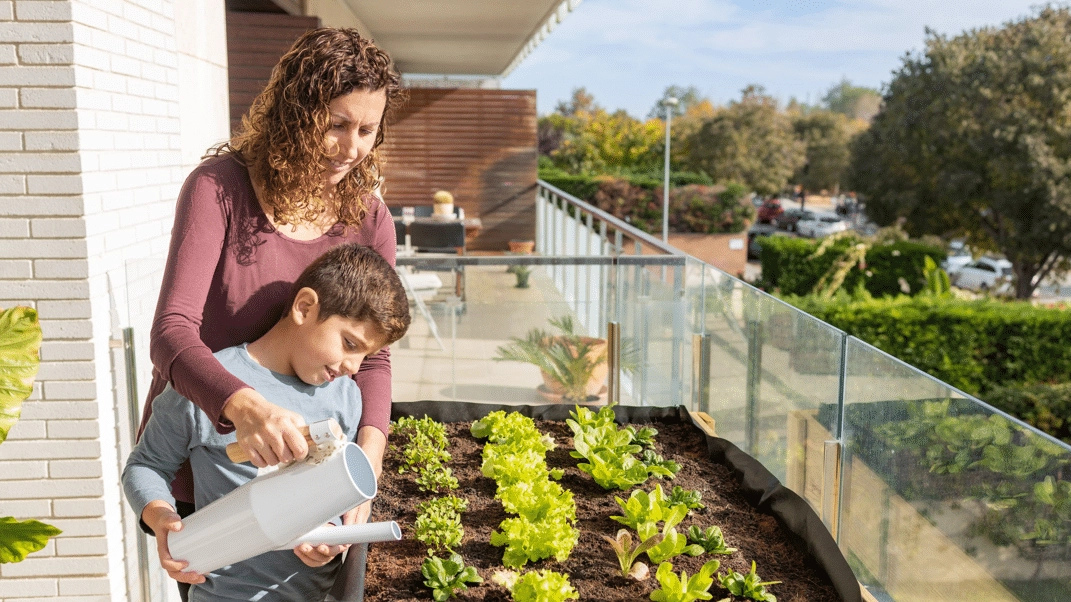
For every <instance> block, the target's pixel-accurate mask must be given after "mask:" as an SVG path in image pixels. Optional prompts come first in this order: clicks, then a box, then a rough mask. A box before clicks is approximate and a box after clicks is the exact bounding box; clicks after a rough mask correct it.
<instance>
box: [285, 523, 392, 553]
mask: <svg viewBox="0 0 1071 602" xmlns="http://www.w3.org/2000/svg"><path fill="white" fill-rule="evenodd" d="M401 538H402V530H401V528H400V527H399V526H398V523H396V522H394V521H384V522H381V523H367V524H363V525H343V526H341V527H334V526H332V527H317V528H315V529H313V530H312V531H309V532H308V533H306V534H304V535H302V536H301V537H298V538H296V539H294V540H293V541H291V542H290V543H288V544H286V545H284V546H280V547H278V548H276V549H277V550H292V549H294V548H295V547H297V546H299V545H301V544H303V543H310V544H312V545H314V546H315V545H319V544H322V543H323V544H327V545H329V546H338V545H347V544H358V543H373V542H377V541H398V540H399V539H401Z"/></svg>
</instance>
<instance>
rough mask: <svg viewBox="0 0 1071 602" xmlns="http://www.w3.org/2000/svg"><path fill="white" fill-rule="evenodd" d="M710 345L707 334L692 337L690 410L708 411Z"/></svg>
mask: <svg viewBox="0 0 1071 602" xmlns="http://www.w3.org/2000/svg"><path fill="white" fill-rule="evenodd" d="M710 345H711V338H710V335H709V334H698V333H697V334H693V335H692V408H693V409H695V410H697V411H700V412H709V411H710V349H711V348H710Z"/></svg>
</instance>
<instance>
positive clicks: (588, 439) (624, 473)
mask: <svg viewBox="0 0 1071 602" xmlns="http://www.w3.org/2000/svg"><path fill="white" fill-rule="evenodd" d="M569 415H570V416H571V418H569V419H568V420H566V421H565V422H566V424H567V425H569V428H570V430H572V431H573V447H574V449H575V450H576V451H573V452H570V455H571V456H573V457H574V458H582V459H584V460H586V462H581V463H579V464H577V468H579V469H580V470H582V471H583V472H586V473H588V474H590V475H591V476H592V478H593V479H595V482H596V483H598V484H599V486H600V487H602V488H603V489H629V488H631V487H634V486H636V485H641V484H643V483H645V482H646V481H647V479H648V478H649V477H650V476H652V475H654V476H657V477H658V478H662V477H669V478H672V477H673V476H675V475H676V473H677V471H679V470H680V466H679V465H677V463H676V462H673V461H672V460H665V459H664V458H662V457H661V456H659V455H658V454H657V453H655V452H654V450H653V449H647V450H644V447H645V446H647V447H651V446H653V445H654V435H655V434H656V433H657V432H658V431H656V430H655V429H653V428H650V427H644V428H642V429H639V430H636V429H635V428H634V427H631V426H629V427H625V428H621V429H619V428H618V427H617V425H616V424H615V423H614V411H613V408H612V407H610V406H606V407H604V408H602V409H601V410H599V411H598V413H596V412H592V411H591V410H590V409H588V408H583V407H580V406H577V408H576V411H574V412H570V414H569ZM641 451H642V452H643V453H644V455H643V458H644V459H638V458H637V457H636V454H639V453H641Z"/></svg>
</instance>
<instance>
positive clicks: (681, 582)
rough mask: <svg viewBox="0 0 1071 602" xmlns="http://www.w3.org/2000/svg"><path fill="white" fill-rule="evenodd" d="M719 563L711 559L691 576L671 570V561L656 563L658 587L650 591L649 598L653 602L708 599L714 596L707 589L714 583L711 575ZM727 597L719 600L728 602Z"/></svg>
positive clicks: (687, 601) (683, 601)
mask: <svg viewBox="0 0 1071 602" xmlns="http://www.w3.org/2000/svg"><path fill="white" fill-rule="evenodd" d="M719 566H721V563H720V562H718V561H717V560H711V561H710V562H708V563H706V564H704V565H703V566H702V568H700V569H699V572H698V573H696V574H695V575H692V576H691V577H689V576H688V573H686V572H684V571H681V574H680V577H678V576H677V575H676V573H674V572H673V563H671V562H663V563H662V564H660V565H658V571H657V572H656V573H655V578H656V579H658V585H659V586H660V588H659V589H656V590H655V591H653V592H651V599H652V600H654V601H655V602H693V601H694V600H709V599H711V598H713V597H714V596H712V595H710V592H709V591H708V590H709V589H710V586H711V585H713V584H714V578H713V577H712V575H713V574H714V573H715V572H716V571H717V570H718V567H719ZM728 600H729V599H728V598H725V599H724V600H721V602H728Z"/></svg>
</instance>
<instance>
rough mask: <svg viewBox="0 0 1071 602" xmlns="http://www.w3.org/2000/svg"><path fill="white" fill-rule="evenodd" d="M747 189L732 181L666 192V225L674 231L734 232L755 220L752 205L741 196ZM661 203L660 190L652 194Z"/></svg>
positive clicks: (684, 187) (741, 230)
mask: <svg viewBox="0 0 1071 602" xmlns="http://www.w3.org/2000/svg"><path fill="white" fill-rule="evenodd" d="M745 194H747V190H746V189H745V188H744V187H743V186H741V185H739V184H735V183H730V184H728V185H726V186H724V187H721V189H720V190H719V188H717V187H714V186H700V185H697V184H693V185H690V186H682V187H680V188H676V189H672V190H670V193H669V203H670V205H669V227H670V230H672V231H674V232H696V233H699V234H721V233H733V234H735V233H737V232H743V231H744V230H746V229H747V227H748V224H749V223H750V222H752V221H754V220H755V207H754V206H753V205H752V204H751V203H750V202H748V201H747V200H745V199H744V196H745ZM655 197H656V198H655V201H656V202H658V203H661V198H662V194H661V191H659V193H657V194H656V195H655Z"/></svg>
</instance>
